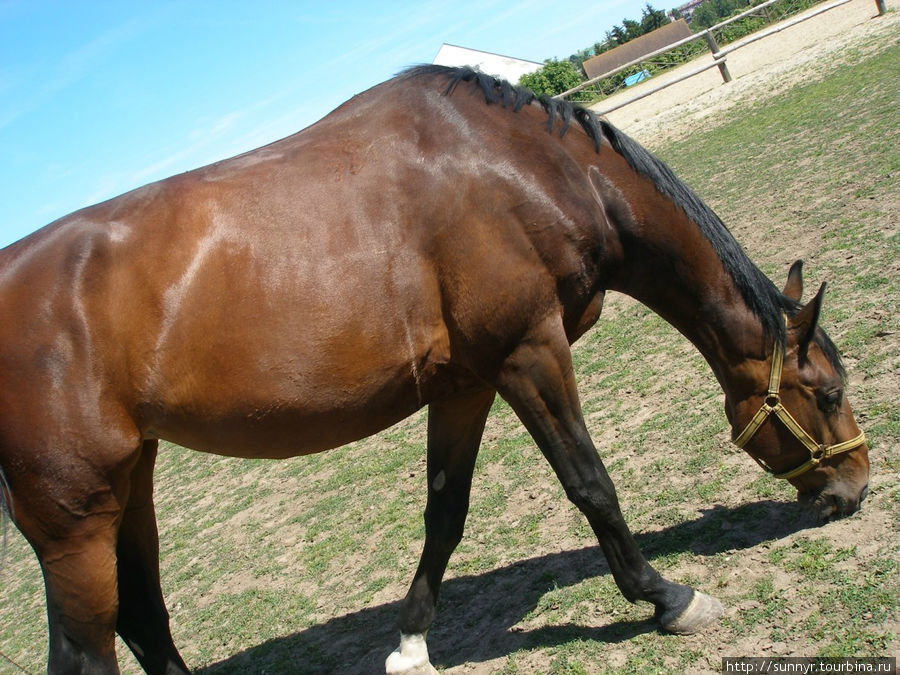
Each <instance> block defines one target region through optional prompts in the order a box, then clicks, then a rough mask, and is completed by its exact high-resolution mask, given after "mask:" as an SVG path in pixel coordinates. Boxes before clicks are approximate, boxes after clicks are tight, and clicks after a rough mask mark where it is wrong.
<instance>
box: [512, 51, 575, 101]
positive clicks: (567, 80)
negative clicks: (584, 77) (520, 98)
mask: <svg viewBox="0 0 900 675" xmlns="http://www.w3.org/2000/svg"><path fill="white" fill-rule="evenodd" d="M519 84H520V85H522V86H523V87H527V88H528V89H531V91H533V92H534V93H535V94H546V95H547V96H556V95H557V94H561V93H563V92H564V91H566V90H568V89H571V88H572V87H575V86H577V85H579V84H581V75H579V74H578V71H577V70H576V69H575V66H573V65H572V63H571V62H569V61H557V60H556V59H548V60H546V61H544V66H543V67H542V68H540V69H539V70H536V71H535V72H533V73H527V74H525V75H523V76H522V77H520V78H519Z"/></svg>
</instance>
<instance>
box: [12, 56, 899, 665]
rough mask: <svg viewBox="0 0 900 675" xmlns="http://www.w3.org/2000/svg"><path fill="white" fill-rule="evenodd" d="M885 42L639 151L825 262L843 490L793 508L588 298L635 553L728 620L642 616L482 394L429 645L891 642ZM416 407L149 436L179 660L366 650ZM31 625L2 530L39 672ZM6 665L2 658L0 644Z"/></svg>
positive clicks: (409, 545)
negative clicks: (202, 445)
mask: <svg viewBox="0 0 900 675" xmlns="http://www.w3.org/2000/svg"><path fill="white" fill-rule="evenodd" d="M898 59H900V49H898V47H897V46H896V45H895V46H893V47H890V48H887V49H885V50H883V51H882V52H881V53H879V54H877V55H875V56H873V57H868V58H865V59H854V58H852V57H851V59H850V61H851V62H850V63H848V64H846V65H844V66H843V67H842V68H840V69H837V70H835V71H833V72H832V73H831V74H830V75H828V77H826V78H824V79H823V80H821V81H819V82H815V83H811V84H806V85H803V86H799V87H796V88H794V89H793V90H791V91H789V92H786V93H784V94H781V95H779V96H777V97H774V98H767V99H766V100H765V101H764V102H763V103H760V104H758V105H748V106H746V107H745V108H743V109H738V110H735V111H733V112H732V114H731V120H732V121H730V122H728V123H725V124H722V125H721V126H718V127H716V128H714V129H710V130H707V131H701V132H696V133H694V134H692V135H691V136H690V137H689V138H686V139H683V140H680V141H677V142H672V143H669V144H668V145H665V146H661V147H655V148H653V149H654V151H655V152H656V153H657V154H659V155H660V156H662V157H663V158H664V159H666V160H667V161H668V162H670V163H671V164H672V165H673V167H674V168H675V169H676V172H677V173H678V174H679V175H681V176H682V177H683V178H684V179H686V180H687V182H688V183H690V184H691V185H693V186H694V187H695V188H696V189H697V191H698V192H699V193H700V194H702V195H704V196H705V198H706V199H707V201H708V202H709V203H710V204H711V205H712V206H713V207H714V208H715V209H716V210H717V211H718V212H719V214H720V215H721V216H722V217H723V220H724V221H725V222H727V223H730V224H732V229H733V231H734V232H735V235H736V236H737V238H738V239H739V240H741V241H742V242H744V243H745V246H746V247H747V249H748V251H749V252H750V255H751V257H752V258H753V259H754V260H756V261H757V262H758V263H759V264H760V265H761V267H762V268H763V269H764V270H765V271H766V272H767V273H769V274H770V275H771V276H772V277H773V278H775V279H778V280H780V279H782V277H783V275H784V274H785V273H786V270H787V265H788V263H789V262H790V261H791V260H792V259H793V257H794V256H798V255H803V256H804V257H806V258H807V259H808V261H809V264H808V267H807V274H808V275H809V279H810V281H809V282H808V283H809V284H810V286H809V287H810V288H813V287H814V286H815V285H816V284H817V283H818V282H819V281H820V280H826V279H827V280H829V281H831V282H833V283H831V285H830V287H829V295H828V301H827V303H826V307H825V317H824V322H825V324H826V325H827V326H828V327H829V331H830V333H831V334H832V337H834V338H835V341H836V342H837V343H838V345H839V346H840V347H841V348H842V351H843V352H844V354H845V358H846V359H847V362H848V366H849V369H850V372H851V386H850V387H849V396H850V399H851V401H852V403H853V404H854V406H855V408H856V412H857V414H858V415H859V416H860V417H861V419H862V420H863V421H864V426H865V429H866V431H867V433H868V434H869V436H870V439H871V444H872V462H873V480H872V484H871V494H872V496H871V497H870V500H869V503H867V505H866V508H865V509H864V511H863V512H861V513H860V514H857V515H856V516H854V517H853V518H851V519H849V520H845V521H840V522H838V523H833V524H830V525H828V526H827V527H824V528H819V529H805V526H804V525H803V524H802V520H801V518H800V516H799V514H798V513H797V511H796V510H795V509H793V508H792V506H791V505H790V504H789V502H790V501H791V500H792V499H793V491H792V490H791V489H790V487H789V486H788V485H787V484H786V483H783V482H774V481H772V480H771V479H769V478H768V477H765V476H763V475H762V474H760V472H759V470H758V468H757V467H756V466H755V464H753V463H752V462H751V461H750V460H749V459H747V458H746V457H745V456H743V455H742V454H741V453H739V452H737V451H736V450H734V449H732V448H731V446H730V445H729V443H728V430H727V425H726V423H725V420H724V416H723V414H722V410H721V396H720V393H719V390H718V387H717V386H716V383H715V381H714V378H713V377H712V376H711V374H710V373H709V372H708V368H707V366H706V364H705V363H704V362H703V360H702V359H701V358H700V356H699V355H698V354H697V353H696V352H695V351H694V350H693V348H692V347H691V346H690V345H689V344H688V343H687V342H686V341H685V340H684V339H683V338H682V337H681V336H680V335H679V334H677V333H676V332H675V331H674V330H673V329H672V328H671V327H669V326H668V325H667V324H665V323H664V322H663V321H662V320H660V319H659V318H658V317H656V316H655V315H653V314H652V313H650V312H649V311H648V310H646V309H645V308H643V307H642V306H640V305H638V304H636V303H634V302H632V301H630V300H628V299H626V298H622V297H620V296H619V297H614V298H611V299H610V301H609V306H608V310H607V313H606V314H605V315H604V318H603V319H601V321H600V323H599V324H598V325H597V327H595V328H594V329H593V330H592V331H591V332H590V333H589V334H588V335H586V336H585V337H584V338H583V339H582V341H581V342H580V343H579V345H577V347H576V349H575V351H574V362H575V367H576V371H577V374H578V379H579V383H580V391H581V394H582V403H583V409H584V412H585V416H586V419H587V420H588V425H589V428H590V429H591V432H592V435H593V437H594V439H595V442H596V443H597V445H598V447H599V448H600V450H601V453H602V454H603V456H604V458H605V460H606V462H607V466H608V468H609V469H610V472H611V474H612V476H613V478H614V480H615V481H616V484H617V488H618V491H619V495H620V500H621V502H622V506H623V510H624V511H625V515H626V518H627V519H628V521H629V523H630V524H631V526H632V529H633V530H634V532H635V533H636V537H637V538H638V541H639V543H640V545H641V546H642V548H643V550H644V551H645V553H646V554H647V556H648V558H650V560H651V562H652V563H653V564H654V566H655V567H657V568H658V569H659V570H660V571H661V572H662V573H663V574H665V575H666V576H668V577H670V578H673V579H675V580H679V581H681V582H683V583H691V584H693V585H697V586H700V587H702V588H703V589H704V590H706V591H708V592H712V593H714V594H715V595H717V596H719V597H720V598H721V599H722V600H723V602H724V603H725V605H726V607H727V608H728V615H727V617H726V618H725V619H724V620H723V622H722V624H721V625H720V626H719V627H718V628H717V629H715V630H714V631H711V632H709V633H706V634H702V635H700V636H692V637H673V636H668V635H663V634H661V633H659V632H657V631H656V630H655V629H654V626H653V624H652V623H651V622H649V621H648V618H649V616H650V614H651V613H652V612H651V609H650V608H649V607H648V606H646V605H637V606H635V605H631V604H629V603H628V602H626V601H625V600H624V599H623V598H622V597H621V595H620V594H619V592H618V590H617V588H616V586H615V584H614V582H613V580H612V579H611V577H610V575H609V574H608V570H607V569H606V567H605V564H604V563H603V561H602V556H601V554H600V552H599V549H598V548H597V547H596V546H595V543H596V542H595V540H594V539H593V535H592V533H591V532H590V530H589V528H588V527H587V525H586V523H585V522H584V519H583V518H581V517H580V515H579V514H577V513H576V512H575V510H574V509H573V508H572V507H571V506H570V505H569V504H568V503H567V502H566V500H565V498H564V495H563V493H562V489H561V488H560V486H559V485H558V483H557V482H556V481H555V479H554V477H553V475H552V472H551V471H550V469H549V467H547V466H546V463H545V462H544V461H543V460H542V458H541V457H540V454H539V453H538V452H537V451H536V450H535V449H534V447H533V444H532V443H531V441H530V439H529V437H528V436H527V434H526V433H525V432H524V431H523V430H522V428H521V426H520V425H519V424H518V422H517V421H516V420H515V418H514V416H513V415H512V413H511V411H510V410H509V408H508V406H506V404H505V403H503V402H500V401H498V402H497V403H496V404H495V407H494V410H493V412H492V419H491V422H490V425H489V428H488V430H487V433H486V436H485V442H484V447H483V450H482V453H481V455H480V457H479V460H478V464H477V467H476V478H475V486H474V489H473V498H472V508H471V515H470V519H469V523H468V528H467V533H466V538H465V539H464V541H463V543H462V544H461V545H460V547H459V549H458V550H457V552H456V554H455V555H454V558H453V560H452V561H451V566H450V569H449V571H448V581H447V582H446V583H445V586H444V589H443V593H442V601H441V605H440V607H439V614H438V619H437V621H436V623H435V625H434V627H433V629H432V632H431V634H430V636H431V640H430V643H431V645H432V647H431V649H432V656H433V658H434V660H435V662H436V663H437V664H439V665H441V666H442V667H453V666H459V665H460V664H463V663H467V662H487V663H489V664H490V668H491V669H492V670H493V671H494V672H500V673H531V672H542V673H646V672H692V673H694V672H718V668H719V659H720V657H721V656H724V655H735V654H742V653H744V651H743V650H751V649H759V648H761V646H765V647H766V649H767V650H768V652H767V653H770V654H773V655H787V654H800V655H823V656H828V655H859V656H875V655H884V654H888V653H890V651H891V650H894V653H896V650H897V645H898V635H897V631H898V621H900V616H898V607H897V601H896V598H897V597H898V595H900V586H898V578H900V563H898V558H900V556H898V546H897V543H896V541H897V537H896V533H897V531H898V529H900V527H898V526H900V508H898V506H900V484H898V480H897V472H898V466H900V457H898V454H897V451H896V450H895V448H896V446H897V441H898V437H900V416H898V413H897V406H896V392H897V390H896V384H895V383H894V379H895V377H896V371H897V367H898V365H900V349H898V343H897V337H896V336H897V335H898V334H900V333H898V330H900V325H898V322H900V319H898V314H897V312H896V311H895V310H896V308H895V305H896V299H897V298H898V297H900V274H897V270H898V268H897V267H896V260H897V259H898V252H900V251H898V248H900V247H898V231H897V227H896V222H897V202H896V188H897V178H896V177H897V171H898V164H900V158H898V144H897V142H896V138H897V125H896V116H895V110H896V106H897V102H898V100H900V96H898V81H900V78H896V77H887V76H886V75H885V73H891V72H894V73H896V71H897V64H898ZM860 91H864V92H865V95H863V96H860ZM710 158H716V161H715V162H710ZM809 233H812V236H809ZM801 235H803V236H801ZM798 242H800V245H801V246H802V247H803V248H804V250H802V251H797V250H795V249H796V248H797V246H798ZM635 336H639V337H637V338H635ZM424 426H425V417H424V414H422V413H420V414H418V415H416V416H414V417H413V418H411V419H410V420H408V421H407V422H404V423H403V424H401V425H399V426H397V427H395V428H393V429H391V430H388V431H387V432H385V433H383V434H381V435H379V436H378V437H377V438H375V439H369V440H366V441H363V442H360V443H356V444H353V445H351V446H348V447H345V448H341V449H338V450H335V451H332V452H330V453H325V454H322V455H318V456H313V457H307V458H299V459H296V460H288V461H284V462H279V463H272V462H265V461H242V460H234V459H227V458H220V457H212V456H207V455H201V454H198V453H192V452H189V451H185V450H182V449H180V448H176V447H166V448H165V450H164V451H163V452H162V453H161V456H160V460H159V466H158V470H157V486H158V487H157V506H158V511H159V518H160V528H161V547H162V551H161V559H162V569H163V583H164V592H165V594H166V596H167V601H168V604H169V608H170V611H171V613H172V615H173V631H174V633H175V638H176V642H177V643H178V644H179V645H180V646H181V648H182V651H183V654H184V656H185V657H186V659H187V661H188V662H189V663H190V664H193V665H194V666H204V667H205V669H204V671H203V672H208V673H231V672H234V673H237V672H263V671H266V672H276V673H286V672H291V673H293V672H322V671H328V670H331V669H333V668H335V667H336V664H342V668H343V669H345V670H346V671H349V672H369V671H371V670H374V669H377V667H378V666H379V665H380V664H381V663H383V659H384V656H385V655H386V653H387V652H388V651H389V650H390V649H391V648H392V647H393V646H394V642H395V640H396V635H395V631H394V627H393V622H394V620H395V617H396V614H397V604H396V602H397V601H398V600H399V599H400V598H402V596H403V594H404V593H405V589H406V585H407V584H408V583H409V580H410V579H411V578H412V574H413V572H414V569H415V566H416V563H417V559H418V554H419V551H420V547H421V541H422V538H423V534H424V530H423V525H422V519H421V512H422V509H423V507H424V471H425V466H424V463H423V458H424V452H423V445H424V435H425V429H424ZM861 527H864V528H866V530H865V531H866V532H867V534H866V536H865V537H863V538H862V539H861V538H860V537H859V536H857V535H855V534H854V533H855V532H856V531H857V530H858V529H859V528H861ZM44 632H45V627H44V617H43V597H42V584H41V580H40V573H39V571H38V569H37V565H36V563H35V561H34V558H33V556H32V555H31V553H30V551H29V550H28V549H27V545H26V544H25V543H24V542H23V540H22V539H21V537H20V536H19V535H18V534H17V533H10V538H9V546H8V551H7V555H6V561H5V567H4V570H3V574H2V576H0V652H2V653H3V654H5V655H6V656H7V657H9V658H10V659H12V660H14V661H15V662H16V663H19V664H21V665H22V666H23V667H24V668H25V669H27V670H29V671H31V672H37V671H39V670H42V669H43V667H44V666H43V660H44V654H45V651H46V637H45V634H44ZM120 654H121V661H122V664H123V669H124V671H125V672H127V673H134V672H137V666H136V663H135V662H134V661H133V659H131V657H130V656H129V655H127V653H126V650H125V649H124V648H122V647H121V645H120ZM748 655H754V654H748ZM5 672H16V671H15V669H14V667H13V666H11V665H9V664H8V663H6V662H4V661H3V658H2V657H0V673H5Z"/></svg>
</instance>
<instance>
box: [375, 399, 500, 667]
mask: <svg viewBox="0 0 900 675" xmlns="http://www.w3.org/2000/svg"><path fill="white" fill-rule="evenodd" d="M494 395H495V394H494V392H493V391H480V392H478V393H477V394H473V395H470V396H466V397H460V398H454V399H451V400H446V401H439V402H436V403H432V404H431V405H430V406H429V408H428V501H427V504H426V507H425V547H424V549H423V551H422V557H421V559H420V561H419V568H418V570H417V571H416V575H415V577H414V578H413V582H412V585H411V587H410V589H409V593H407V595H406V599H405V600H404V602H403V607H402V609H401V612H400V646H399V647H398V648H397V650H396V651H394V652H393V653H392V654H391V655H390V656H389V657H388V659H387V663H386V664H385V665H386V669H387V672H388V673H391V674H394V673H417V674H418V673H433V672H435V670H434V668H433V667H432V666H431V664H430V662H429V660H428V647H427V646H426V643H425V634H426V632H427V631H428V627H429V626H430V625H431V622H432V620H433V619H434V609H435V605H436V603H437V598H438V589H439V588H440V585H441V579H442V578H443V576H444V571H445V570H446V569H447V563H448V561H449V560H450V555H451V554H452V553H453V551H454V549H455V548H456V546H457V544H459V542H460V540H461V539H462V535H463V528H464V526H465V521H466V514H467V513H468V510H469V492H470V489H471V486H472V472H473V471H474V469H475V457H476V456H477V454H478V446H479V445H480V444H481V435H482V433H483V432H484V425H485V421H486V420H487V415H488V412H489V411H490V409H491V403H492V402H493V400H494Z"/></svg>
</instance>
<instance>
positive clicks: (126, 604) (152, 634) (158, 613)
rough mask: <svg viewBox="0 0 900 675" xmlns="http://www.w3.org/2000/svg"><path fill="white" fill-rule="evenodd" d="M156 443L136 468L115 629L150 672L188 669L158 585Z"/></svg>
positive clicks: (120, 550) (123, 537)
mask: <svg viewBox="0 0 900 675" xmlns="http://www.w3.org/2000/svg"><path fill="white" fill-rule="evenodd" d="M156 448H157V442H156V441H155V440H154V441H146V442H145V443H144V446H143V450H142V452H141V456H140V459H139V460H138V463H137V464H136V465H135V467H134V469H133V470H132V472H131V491H130V493H129V496H128V505H127V506H126V507H125V512H124V514H123V516H122V524H121V526H120V528H119V539H118V544H117V548H116V552H117V555H118V581H119V616H118V621H117V624H116V630H117V631H118V633H119V635H121V636H122V639H123V640H124V641H125V643H126V644H127V645H128V646H129V648H130V649H131V651H132V652H133V653H134V655H135V657H136V658H137V660H138V661H139V662H140V664H141V666H142V667H143V668H144V670H145V671H146V672H147V673H149V674H150V675H156V674H157V673H158V674H159V675H176V674H177V673H189V672H190V671H189V670H188V668H187V666H186V665H185V663H184V661H183V660H182V659H181V656H180V655H179V654H178V650H177V649H176V648H175V644H174V642H173V641H172V634H171V632H170V630H169V614H168V612H167V611H166V606H165V601H164V600H163V595H162V590H161V589H160V585H159V536H158V533H157V527H156V514H155V512H154V508H153V466H154V463H155V461H156Z"/></svg>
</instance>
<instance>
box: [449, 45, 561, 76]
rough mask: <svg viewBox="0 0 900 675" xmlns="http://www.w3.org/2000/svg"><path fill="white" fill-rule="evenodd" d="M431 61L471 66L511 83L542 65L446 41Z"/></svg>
mask: <svg viewBox="0 0 900 675" xmlns="http://www.w3.org/2000/svg"><path fill="white" fill-rule="evenodd" d="M432 63H433V64H435V65H438V66H472V67H473V68H478V70H480V71H481V72H483V73H487V74H488V75H495V76H496V77H500V78H502V79H504V80H509V81H510V82H512V83H513V84H515V83H516V82H518V81H519V78H520V77H522V75H525V74H526V73H533V72H534V71H536V70H537V69H538V68H542V67H543V65H544V64H543V63H535V62H534V61H525V60H523V59H514V58H513V57H511V56H503V55H501V54H491V53H490V52H482V51H479V50H477V49H468V48H466V47H457V46H456V45H448V44H447V43H446V42H445V43H444V44H442V45H441V48H440V49H439V50H438V53H437V56H435V57H434V61H432Z"/></svg>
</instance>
